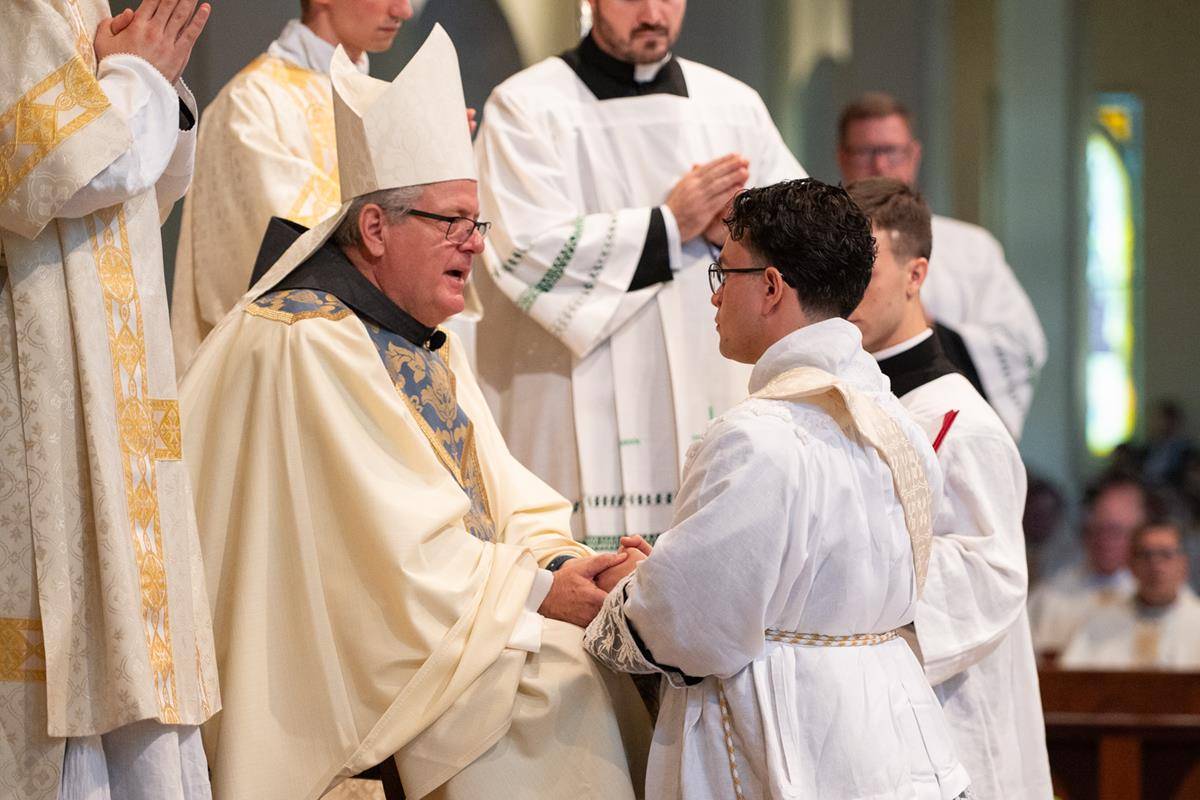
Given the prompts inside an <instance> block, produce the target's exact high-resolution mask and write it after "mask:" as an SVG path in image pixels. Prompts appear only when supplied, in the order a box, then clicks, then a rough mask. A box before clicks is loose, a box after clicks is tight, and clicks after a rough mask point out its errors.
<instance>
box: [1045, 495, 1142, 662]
mask: <svg viewBox="0 0 1200 800" xmlns="http://www.w3.org/2000/svg"><path fill="white" fill-rule="evenodd" d="M1085 503H1086V510H1085V512H1084V520H1083V530H1082V535H1081V536H1080V539H1081V543H1082V545H1083V547H1082V550H1083V552H1082V553H1081V554H1080V558H1079V561H1078V562H1077V563H1075V564H1071V565H1068V566H1066V567H1064V568H1062V569H1060V570H1059V571H1058V572H1056V573H1054V574H1053V575H1050V576H1049V577H1047V578H1046V579H1044V580H1043V581H1041V582H1040V583H1038V584H1037V585H1035V586H1034V587H1033V590H1032V591H1031V592H1030V594H1029V620H1030V624H1031V625H1032V628H1033V646H1034V649H1035V650H1037V652H1038V653H1039V654H1043V655H1046V656H1050V657H1056V656H1059V655H1061V654H1062V652H1063V650H1064V649H1065V648H1066V646H1067V644H1068V643H1069V642H1070V641H1071V638H1072V637H1073V636H1074V635H1075V632H1076V631H1078V630H1079V626H1080V625H1082V624H1083V622H1084V621H1085V620H1086V619H1087V618H1088V617H1089V616H1091V615H1092V613H1093V612H1095V611H1096V610H1097V609H1099V608H1103V607H1105V606H1109V605H1113V604H1114V603H1119V602H1122V601H1124V600H1126V599H1127V598H1129V596H1130V595H1132V594H1133V590H1134V585H1135V582H1134V579H1133V573H1132V572H1130V571H1129V552H1130V549H1129V543H1130V541H1131V540H1132V537H1133V532H1134V531H1135V530H1137V529H1138V528H1139V527H1140V526H1141V525H1142V524H1144V523H1145V521H1146V519H1147V518H1148V517H1152V516H1154V513H1153V511H1154V507H1155V506H1156V505H1157V503H1156V501H1155V498H1154V497H1153V496H1152V495H1151V493H1150V491H1149V490H1148V489H1147V487H1146V486H1145V485H1144V484H1143V483H1142V482H1141V481H1140V480H1138V479H1137V478H1134V477H1130V476H1128V475H1122V474H1115V475H1106V476H1102V477H1101V478H1100V479H1099V480H1098V481H1096V482H1095V483H1094V484H1093V485H1092V486H1090V487H1088V490H1087V492H1086V497H1085Z"/></svg>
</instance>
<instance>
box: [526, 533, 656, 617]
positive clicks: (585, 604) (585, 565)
mask: <svg viewBox="0 0 1200 800" xmlns="http://www.w3.org/2000/svg"><path fill="white" fill-rule="evenodd" d="M648 555H650V545H649V544H648V543H647V542H646V540H645V539H643V538H642V537H641V536H622V537H621V547H620V549H619V550H618V551H617V552H615V553H600V554H598V555H594V556H588V557H586V558H572V559H570V560H568V561H567V562H566V563H564V564H563V565H562V566H561V567H559V568H558V571H557V572H555V573H554V583H552V584H551V585H550V592H549V594H547V595H546V599H545V600H543V601H542V605H541V606H540V607H539V608H538V613H539V614H541V615H542V616H544V617H549V618H550V619H558V620H562V621H563V622H570V623H571V624H573V625H578V626H579V627H581V628H586V627H587V626H588V623H590V622H591V621H592V620H593V619H595V617H596V614H598V613H600V607H601V606H602V605H604V598H606V597H608V593H609V592H610V591H611V590H612V588H613V587H614V586H616V585H617V583H618V582H620V580H621V579H622V578H624V577H625V576H626V575H628V574H629V573H631V572H633V571H634V570H635V569H637V565H638V562H640V561H644V560H645V558H646V557H647V556H648Z"/></svg>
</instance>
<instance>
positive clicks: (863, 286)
mask: <svg viewBox="0 0 1200 800" xmlns="http://www.w3.org/2000/svg"><path fill="white" fill-rule="evenodd" d="M725 224H726V225H728V226H729V235H730V236H731V237H733V240H734V241H736V242H741V243H742V244H743V245H744V246H745V247H746V248H747V249H749V250H750V251H751V252H753V253H755V254H756V255H758V256H760V257H762V258H763V259H764V260H765V262H766V264H768V265H770V266H772V267H775V268H776V269H778V270H779V272H780V274H781V275H783V279H784V280H785V281H786V282H787V284H788V286H791V287H792V288H793V289H795V290H796V293H797V294H798V295H800V308H801V309H803V310H804V313H805V314H807V315H809V316H810V317H815V318H819V319H828V318H830V317H846V316H849V314H850V312H851V311H853V310H854V309H855V308H857V307H858V304H859V303H860V302H862V298H863V293H864V292H866V290H867V284H868V283H870V282H871V268H872V266H874V264H875V237H874V236H872V235H871V222H870V220H868V219H867V217H866V215H865V214H863V212H862V211H861V210H860V209H859V207H858V206H857V205H855V204H854V201H853V200H851V199H850V195H848V194H846V190H845V189H842V188H841V187H840V186H830V185H829V184H827V183H822V182H821V181H818V180H815V179H813V178H804V179H802V180H794V181H782V182H780V183H776V184H774V185H772V186H763V187H760V188H755V189H747V190H746V191H744V192H742V193H741V194H739V195H738V196H737V197H736V198H734V201H733V211H732V212H731V213H730V215H729V217H728V218H727V219H726V220H725Z"/></svg>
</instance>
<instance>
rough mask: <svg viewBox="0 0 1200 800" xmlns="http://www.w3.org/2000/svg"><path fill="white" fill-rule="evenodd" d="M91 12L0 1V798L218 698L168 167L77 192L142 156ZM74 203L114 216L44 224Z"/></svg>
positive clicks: (48, 781)
mask: <svg viewBox="0 0 1200 800" xmlns="http://www.w3.org/2000/svg"><path fill="white" fill-rule="evenodd" d="M108 14H109V9H108V6H107V3H105V2H102V1H101V0H59V1H57V2H48V1H47V0H11V1H10V2H7V3H5V4H3V5H2V6H0V42H2V43H3V46H2V50H3V52H5V53H6V54H8V56H9V57H6V58H4V59H2V60H0V530H2V531H3V534H2V538H0V554H2V555H3V558H0V728H2V729H3V731H4V733H5V735H4V737H3V738H2V739H0V795H3V796H5V797H21V798H29V799H30V800H42V799H43V798H45V800H54V798H56V797H57V796H58V791H59V782H60V771H61V769H62V763H63V752H64V744H65V738H66V737H88V736H94V735H97V734H104V733H107V732H109V731H113V730H114V729H116V728H120V727H122V726H126V725H129V724H130V723H134V722H136V721H139V720H154V721H157V722H160V723H165V724H174V725H196V724H199V723H200V722H203V721H204V720H206V719H208V717H210V716H211V715H212V714H213V713H214V712H215V711H216V710H217V709H218V708H219V705H220V701H219V697H218V694H217V679H216V670H215V664H214V658H213V646H212V640H211V629H210V622H209V609H208V602H207V598H206V595H205V592H204V586H203V574H202V568H201V564H200V554H199V548H198V544H197V541H196V532H195V521H194V517H193V513H192V502H191V496H190V492H189V489H188V483H187V476H186V473H185V471H184V466H183V464H182V463H181V460H180V459H181V453H180V438H181V437H180V430H179V411H178V403H177V400H176V392H175V372H174V368H173V365H172V357H171V348H170V333H169V327H168V320H167V304H166V296H165V289H164V285H163V274H162V258H161V247H162V244H161V239H160V238H159V230H158V228H159V220H160V218H161V217H163V216H165V214H166V212H168V211H169V210H170V208H171V205H172V204H173V203H174V202H175V200H177V199H178V197H179V195H180V194H181V193H182V191H183V189H184V188H185V187H186V185H187V174H182V175H180V174H169V173H170V164H169V163H168V161H167V156H170V152H169V150H168V152H167V153H165V154H164V155H163V159H162V162H161V163H160V166H159V172H158V173H157V174H156V176H152V177H151V178H150V179H149V181H148V183H149V185H148V188H146V189H139V190H138V192H137V193H136V194H133V195H132V196H129V195H128V194H126V195H125V196H121V195H120V193H119V192H115V193H114V190H112V189H111V187H110V189H109V190H108V191H109V194H108V195H104V194H103V193H99V194H97V193H96V192H95V191H94V189H93V187H92V185H91V184H92V182H93V181H94V179H97V176H98V175H99V176H103V175H104V174H106V171H107V170H108V168H109V167H110V166H111V165H113V164H114V162H116V161H117V160H119V159H120V158H122V157H123V155H124V154H126V153H127V151H129V150H130V149H131V148H133V147H137V148H139V150H140V156H141V157H143V158H150V157H151V153H152V152H153V151H154V148H153V147H150V146H149V144H148V143H147V142H141V141H139V140H135V139H134V137H133V135H132V133H131V128H130V125H131V121H130V120H129V119H127V118H125V117H124V116H123V115H122V114H121V113H118V111H117V109H116V107H115V106H114V105H113V104H112V103H111V102H110V99H109V97H108V96H107V95H106V94H105V93H104V91H103V89H102V86H101V83H100V81H99V80H98V79H97V77H96V67H97V65H96V63H95V57H94V53H93V50H92V44H91V42H92V33H93V32H94V31H95V29H96V26H97V24H98V23H99V22H100V20H101V19H103V18H104V17H106V16H108ZM17 54H19V57H18V55H17ZM111 58H112V59H128V60H132V61H135V62H137V63H136V64H134V65H133V66H131V67H130V68H136V69H141V70H143V73H142V74H147V73H148V74H149V75H150V79H151V80H156V81H159V82H161V90H162V93H163V94H164V95H167V96H169V97H170V98H171V99H170V104H169V106H168V107H167V108H168V112H169V113H168V118H169V123H170V124H169V128H168V129H169V130H174V127H175V123H176V122H177V117H178V113H179V112H178V107H177V106H178V98H177V97H176V96H175V92H174V90H173V89H171V88H170V87H169V86H168V85H167V83H166V81H165V80H163V79H162V77H161V76H160V75H158V74H157V73H155V72H154V70H153V68H150V67H149V65H147V64H145V63H144V62H141V61H140V59H136V58H134V57H132V56H113V57H111ZM105 64H108V61H107V60H106V62H105ZM127 66H129V65H128V64H127ZM176 136H177V134H173V135H172V137H171V139H170V141H172V142H173V141H174V139H175V137H176ZM155 157H157V156H155ZM170 158H171V162H170V163H174V160H175V157H174V156H170ZM182 158H183V160H184V162H186V167H185V168H184V169H185V170H187V169H190V143H189V145H188V152H187V153H184V154H183V155H182ZM164 168H166V171H165V172H164V171H163V170H164ZM131 174H132V173H131ZM159 176H161V178H160V177H159ZM155 180H157V181H158V182H157V185H154V181H155ZM89 192H91V194H88V193H89ZM85 194H88V196H89V197H92V198H93V199H94V198H95V197H96V196H108V197H110V202H115V205H111V206H109V207H106V208H103V209H101V210H98V211H96V210H94V209H91V210H89V211H88V212H86V214H85V215H83V216H81V217H79V218H66V217H63V216H60V214H62V213H64V212H65V211H66V210H67V209H74V208H77V207H79V206H80V205H81V204H82V205H86V203H85V202H84V201H83V200H81V198H82V197H83V196H84V195H85Z"/></svg>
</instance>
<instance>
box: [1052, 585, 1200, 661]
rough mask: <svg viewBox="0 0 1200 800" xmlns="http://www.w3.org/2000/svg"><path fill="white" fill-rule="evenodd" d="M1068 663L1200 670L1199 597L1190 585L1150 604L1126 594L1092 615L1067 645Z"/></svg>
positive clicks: (1065, 658) (1063, 656) (1065, 652)
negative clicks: (1162, 603)
mask: <svg viewBox="0 0 1200 800" xmlns="http://www.w3.org/2000/svg"><path fill="white" fill-rule="evenodd" d="M1060 665H1061V666H1062V668H1063V669H1097V670H1111V669H1171V670H1181V671H1192V672H1196V671H1200V599H1197V597H1196V595H1195V593H1193V592H1192V590H1191V589H1189V588H1188V587H1186V586H1185V587H1183V588H1182V589H1180V591H1179V597H1177V598H1176V599H1175V602H1174V603H1172V604H1171V605H1169V606H1166V607H1163V608H1149V607H1146V606H1143V605H1141V604H1140V603H1138V601H1137V599H1136V598H1134V597H1127V598H1125V599H1124V600H1121V601H1120V602H1118V603H1113V604H1111V605H1109V606H1106V607H1104V608H1101V609H1099V610H1097V611H1096V612H1095V613H1093V614H1092V615H1091V616H1089V617H1088V619H1087V621H1086V622H1085V623H1084V625H1083V627H1081V628H1080V629H1079V631H1078V632H1077V633H1076V634H1075V636H1073V637H1072V638H1071V641H1070V643H1069V644H1068V645H1067V649H1066V650H1065V651H1063V654H1062V659H1061V662H1060Z"/></svg>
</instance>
